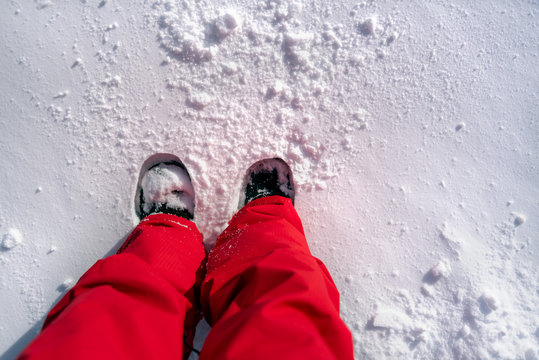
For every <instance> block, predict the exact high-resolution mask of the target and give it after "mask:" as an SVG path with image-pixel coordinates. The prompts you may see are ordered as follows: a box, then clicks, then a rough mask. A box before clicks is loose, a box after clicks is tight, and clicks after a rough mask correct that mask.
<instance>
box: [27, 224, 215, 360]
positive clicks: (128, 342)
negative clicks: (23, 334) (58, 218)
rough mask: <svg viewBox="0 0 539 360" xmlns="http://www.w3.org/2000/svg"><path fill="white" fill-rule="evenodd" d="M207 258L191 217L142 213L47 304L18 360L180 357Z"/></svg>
mask: <svg viewBox="0 0 539 360" xmlns="http://www.w3.org/2000/svg"><path fill="white" fill-rule="evenodd" d="M204 259H205V250H204V247H203V245H202V236H201V234H200V232H199V231H198V230H197V228H196V226H195V224H194V223H192V222H191V221H188V220H186V219H183V218H180V217H177V216H174V215H169V214H156V215H151V216H149V217H147V218H145V219H144V220H143V221H142V222H141V223H140V224H139V225H138V226H137V227H136V228H135V230H133V232H132V233H131V235H130V236H129V238H128V239H127V240H126V242H125V243H124V246H122V248H121V249H120V251H119V254H117V255H113V256H110V257H108V258H106V259H104V260H100V261H98V262H97V263H96V264H95V265H94V266H92V267H91V268H90V270H88V271H87V272H86V273H85V274H84V275H83V276H82V277H81V278H80V280H79V281H78V283H77V284H76V285H75V286H74V287H73V288H72V289H71V290H70V291H69V292H68V293H67V294H66V295H65V296H64V297H63V298H62V299H61V300H60V302H59V303H58V304H57V305H56V306H55V307H54V308H53V309H52V310H51V312H50V313H49V315H48V316H47V319H46V320H45V324H44V325H43V330H42V332H41V334H40V335H38V337H37V338H36V339H35V340H34V341H33V342H32V343H31V344H30V345H29V346H28V347H27V348H26V349H25V350H24V351H23V353H22V354H21V355H20V356H19V359H54V360H58V359H92V360H94V359H175V360H177V359H181V358H182V352H183V353H184V354H187V355H188V353H189V351H188V348H186V347H184V334H185V336H186V337H187V339H186V341H187V343H188V344H189V343H190V342H191V341H192V337H193V335H194V333H193V332H194V330H193V329H194V328H195V326H196V324H197V322H198V320H199V309H198V306H197V303H198V298H197V297H198V296H197V295H196V294H197V293H198V291H199V290H198V289H197V288H198V286H199V285H200V282H201V280H202V279H203V277H204V269H203V267H202V265H203V263H204ZM184 329H185V330H186V331H184Z"/></svg>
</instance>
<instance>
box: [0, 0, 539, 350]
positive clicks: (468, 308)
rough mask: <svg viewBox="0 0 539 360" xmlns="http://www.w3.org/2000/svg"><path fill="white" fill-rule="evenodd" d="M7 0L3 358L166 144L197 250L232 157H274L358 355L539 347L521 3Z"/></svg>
mask: <svg viewBox="0 0 539 360" xmlns="http://www.w3.org/2000/svg"><path fill="white" fill-rule="evenodd" d="M1 9H2V11H1V12H0V33H1V34H2V40H1V41H2V51H0V65H1V66H0V80H1V82H0V84H1V85H0V86H1V89H2V96H0V108H1V109H2V115H1V117H0V134H1V136H0V149H1V151H2V157H1V158H0V170H1V171H0V174H1V183H2V186H1V187H0V199H1V200H0V236H1V237H2V238H1V241H2V246H1V248H0V250H1V251H0V303H1V304H2V306H1V311H0V358H1V360H5V359H11V358H13V357H14V356H15V355H16V354H17V353H18V352H19V351H20V350H21V349H22V348H23V347H24V346H25V345H26V344H27V343H28V342H29V341H30V340H31V339H32V338H33V337H34V336H35V334H36V333H37V331H38V330H39V328H40V326H41V324H42V321H43V319H44V316H45V314H46V313H47V311H48V310H49V309H50V308H51V306H52V305H53V304H54V303H55V302H56V301H57V300H58V298H59V296H61V294H62V293H61V292H62V291H65V290H67V288H69V287H70V286H71V285H72V284H71V283H70V282H68V283H67V284H66V286H64V287H63V288H62V287H61V286H59V284H65V281H66V280H69V279H73V280H76V279H78V277H80V275H82V274H83V273H84V272H85V271H86V270H87V268H88V267H90V266H91V265H92V264H93V263H94V262H95V261H96V260H97V259H100V258H102V257H103V256H106V255H110V254H113V253H114V251H115V250H116V249H117V248H118V246H120V244H121V242H122V240H123V239H124V238H125V236H126V235H127V234H128V233H129V232H130V231H131V230H132V228H133V226H134V225H135V223H136V221H135V217H134V214H133V202H134V199H133V196H134V192H135V187H136V184H137V181H138V170H139V168H140V166H141V164H142V162H143V161H144V160H145V159H146V158H147V157H148V156H150V155H152V154H154V153H162V152H166V153H174V154H176V155H178V156H179V157H180V158H181V160H182V161H183V162H184V164H185V165H186V167H187V168H188V170H189V172H190V174H191V177H192V180H193V187H194V191H195V194H196V197H195V202H196V207H195V209H196V211H195V222H196V223H197V226H198V228H199V229H201V231H202V232H203V234H204V238H205V243H206V244H207V247H208V248H210V247H211V246H212V245H213V243H214V241H215V239H216V236H217V235H218V234H219V233H220V232H221V231H222V229H223V228H224V226H226V223H227V221H228V220H229V219H230V217H231V216H232V214H233V213H234V211H235V210H236V208H237V204H238V197H239V189H240V185H241V183H242V180H243V177H244V175H245V171H246V169H247V168H248V167H249V166H250V165H251V164H253V163H254V162H256V161H258V160H260V159H262V158H268V157H275V156H277V157H281V158H283V159H284V160H286V161H287V163H288V164H289V165H290V167H291V169H292V171H293V174H294V180H295V182H296V207H297V209H298V212H299V214H300V216H301V218H302V220H303V223H304V227H305V231H306V235H307V239H308V242H309V244H310V247H311V251H312V252H313V254H314V255H315V256H317V257H319V258H321V259H322V260H323V261H324V263H325V264H326V265H327V267H328V269H329V270H330V272H331V274H332V275H333V278H334V280H335V282H336V284H337V287H338V288H339V290H340V292H341V313H342V317H343V319H344V320H345V322H346V323H347V324H348V326H349V327H350V329H351V330H352V332H353V335H354V350H355V355H356V358H358V359H526V360H529V359H537V358H539V354H538V349H539V344H538V341H539V312H538V311H537V304H538V303H539V293H538V292H537V288H538V279H539V274H538V268H539V267H538V266H537V265H538V262H539V260H538V259H539V257H538V256H537V254H538V253H539V243H538V241H537V234H539V223H538V222H537V215H538V214H539V211H538V210H539V203H538V200H537V199H539V190H538V187H537V183H538V180H539V173H538V170H537V169H538V168H539V158H538V156H537V153H538V151H539V142H538V141H537V139H538V135H539V131H538V125H537V121H536V120H537V114H539V98H538V95H537V94H538V88H537V84H539V72H538V71H537V69H539V31H538V23H537V4H536V2H534V1H520V2H515V1H509V0H501V1H495V2H490V1H474V2H470V1H465V0H454V1H451V2H446V1H441V0H438V1H429V2H413V1H411V2H410V1H404V2H395V1H390V0H380V1H350V0H339V1H333V2H328V1H326V2H323V1H318V0H317V1H313V2H307V1H303V0H267V1H255V2H253V1H247V0H237V1H230V0H224V1H221V2H215V1H209V0H200V1H179V0H155V1H150V2H138V3H134V2H127V1H124V0H115V1H108V0H103V1H101V2H92V1H78V2H71V1H62V2H60V1H55V2H51V1H47V0H39V1H27V2H20V1H9V2H5V3H4V4H3V5H2V6H1ZM62 289H64V290H62ZM59 291H60V293H59ZM207 330H208V327H207V325H205V324H203V325H202V327H201V331H200V334H201V335H200V336H199V337H198V340H197V347H200V346H201V342H202V341H203V338H204V336H203V335H204V334H205V332H207Z"/></svg>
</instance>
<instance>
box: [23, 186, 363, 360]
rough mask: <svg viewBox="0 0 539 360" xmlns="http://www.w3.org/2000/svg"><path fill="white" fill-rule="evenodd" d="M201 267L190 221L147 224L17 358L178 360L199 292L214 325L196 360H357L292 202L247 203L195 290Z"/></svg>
mask: <svg viewBox="0 0 539 360" xmlns="http://www.w3.org/2000/svg"><path fill="white" fill-rule="evenodd" d="M204 264H205V251H204V248H203V246H202V236H201V235H200V233H199V232H198V230H197V229H196V226H195V225H194V224H193V223H192V222H190V221H187V220H185V219H182V218H179V217H175V216H172V215H164V214H159V215H151V216H149V217H147V218H146V219H144V220H143V221H142V222H141V223H140V224H139V225H138V226H137V228H136V229H135V230H134V231H133V233H132V234H131V235H130V236H129V238H128V239H127V240H126V242H125V243H124V245H123V246H122V248H121V249H120V251H119V254H117V255H114V256H111V257H108V258H107V259H105V260H101V261H98V262H97V263H96V264H95V265H94V266H93V267H92V268H90V270H88V272H86V274H84V275H83V276H82V278H81V279H80V280H79V282H78V283H77V284H76V285H75V287H73V289H71V290H70V291H69V292H68V293H67V294H66V296H64V298H62V300H60V302H59V303H58V304H57V305H56V306H55V307H54V308H53V309H52V311H51V312H50V313H49V315H48V317H47V319H46V320H45V324H44V326H43V330H42V332H41V334H40V335H39V336H38V337H37V338H36V339H35V340H34V341H33V342H32V343H31V344H30V345H29V346H28V347H27V348H26V349H25V351H24V352H23V353H22V354H21V355H20V357H19V358H20V359H67V358H69V359H74V358H76V359H180V358H181V357H182V348H183V355H184V357H185V356H187V355H188V353H189V350H188V348H186V347H184V346H183V343H184V340H183V337H184V336H186V338H187V343H189V342H190V340H191V339H192V336H193V329H194V327H195V325H196V323H197V321H198V319H199V314H200V313H199V308H198V306H197V304H198V303H199V299H198V298H197V297H198V294H199V293H200V294H201V299H200V303H201V304H202V308H203V310H204V313H205V316H206V318H207V320H208V322H209V323H210V324H211V325H212V330H211V331H210V334H209V335H208V338H207V339H206V342H205V344H204V347H203V349H202V353H201V356H200V358H201V359H353V347H352V337H351V334H350V331H349V330H348V329H347V328H346V326H345V325H344V323H343V321H342V320H341V319H340V317H339V294H338V292H337V289H336V288H335V285H334V284H333V281H332V280H331V277H330V275H329V273H328V271H327V270H326V268H325V267H324V265H323V264H322V263H321V262H320V261H319V260H317V259H316V258H314V257H313V256H312V255H311V254H310V252H309V250H308V247H307V243H306V241H305V236H304V234H303V229H302V225H301V221H300V219H299V217H298V216H297V213H296V211H295V209H294V207H293V206H292V203H291V201H290V200H289V199H286V198H283V197H278V196H273V197H267V198H261V199H257V200H255V201H252V202H250V203H249V204H248V205H247V206H246V207H244V208H243V209H242V210H241V211H240V212H239V213H238V214H236V216H235V217H234V218H233V219H232V220H231V222H230V224H229V227H228V228H227V229H226V230H225V232H223V234H222V235H221V236H220V237H219V238H218V239H217V242H216V245H215V247H214V249H213V250H212V251H211V252H210V254H209V256H208V261H207V270H208V273H207V276H206V278H205V280H204V281H203V282H202V279H203V276H204V271H205V270H204V267H203V265H204ZM201 283H202V285H201ZM200 285H201V286H202V289H201V290H199V286H200ZM183 334H186V335H183Z"/></svg>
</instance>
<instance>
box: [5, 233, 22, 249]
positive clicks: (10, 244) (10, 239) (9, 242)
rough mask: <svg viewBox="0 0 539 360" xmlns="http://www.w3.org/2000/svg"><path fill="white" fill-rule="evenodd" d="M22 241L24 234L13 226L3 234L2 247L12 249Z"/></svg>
mask: <svg viewBox="0 0 539 360" xmlns="http://www.w3.org/2000/svg"><path fill="white" fill-rule="evenodd" d="M20 243H22V234H21V232H20V231H19V230H18V229H15V228H11V229H9V230H8V231H7V232H6V233H5V234H4V235H3V236H2V249H3V250H11V249H13V248H14V247H15V246H17V245H19V244H20Z"/></svg>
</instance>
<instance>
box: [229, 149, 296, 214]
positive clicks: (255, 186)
mask: <svg viewBox="0 0 539 360" xmlns="http://www.w3.org/2000/svg"><path fill="white" fill-rule="evenodd" d="M242 189H243V191H242V192H241V193H240V203H239V207H240V208H241V207H243V206H244V205H247V203H249V202H250V201H252V200H255V199H258V198H261V197H265V196H274V195H279V196H284V197H286V198H289V199H291V200H292V204H294V197H295V190H294V179H293V177H292V171H291V170H290V167H289V166H288V165H287V164H286V162H284V160H282V159H279V158H269V159H264V160H260V161H257V162H256V163H254V164H253V165H251V167H249V169H248V170H247V173H246V174H245V178H244V180H243V187H242Z"/></svg>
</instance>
